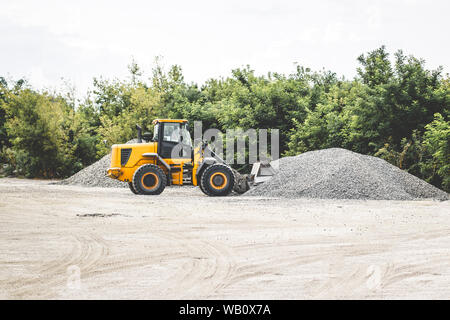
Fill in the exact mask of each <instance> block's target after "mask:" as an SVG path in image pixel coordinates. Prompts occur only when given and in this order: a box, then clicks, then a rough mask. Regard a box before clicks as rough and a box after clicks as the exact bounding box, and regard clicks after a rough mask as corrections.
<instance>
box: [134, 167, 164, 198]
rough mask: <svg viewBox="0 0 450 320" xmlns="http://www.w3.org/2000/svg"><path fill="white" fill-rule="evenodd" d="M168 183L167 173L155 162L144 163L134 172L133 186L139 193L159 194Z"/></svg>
mask: <svg viewBox="0 0 450 320" xmlns="http://www.w3.org/2000/svg"><path fill="white" fill-rule="evenodd" d="M166 185H167V177H166V174H165V173H164V171H162V169H161V168H160V167H158V166H156V165H154V164H144V165H143V166H141V167H139V169H137V170H136V171H135V172H134V175H133V187H134V189H135V190H136V191H137V192H138V193H139V194H144V195H158V194H161V192H163V191H164V188H165V187H166Z"/></svg>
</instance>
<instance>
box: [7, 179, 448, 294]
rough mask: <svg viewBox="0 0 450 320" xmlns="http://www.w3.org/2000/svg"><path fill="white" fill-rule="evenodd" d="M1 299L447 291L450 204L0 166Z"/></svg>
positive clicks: (441, 292) (424, 292)
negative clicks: (11, 170)
mask: <svg viewBox="0 0 450 320" xmlns="http://www.w3.org/2000/svg"><path fill="white" fill-rule="evenodd" d="M0 298H3V299H31V298H37V299H67V298H69V299H72V298H74V299H78V298H87V299H112V298H126V299H156V298H157V299H185V298H186V299H197V298H202V299H310V298H316V299H317V298H318V299H322V298H325V299H329V298H338V299H354V298H362V299H374V298H377V299H378V298H381V299H399V298H413V299H415V298H425V299H437V298H443V299H449V298H450V203H449V201H446V202H437V201H414V202H401V201H331V200H329V201H328V200H326V201H325V200H306V199H300V200H283V199H264V198H253V197H244V196H241V197H227V198H209V197H206V196H204V195H203V194H202V193H201V191H200V190H198V189H197V188H192V187H183V188H180V187H172V188H167V189H166V190H165V191H164V193H163V194H162V195H161V196H156V197H151V196H136V195H133V194H132V193H131V192H130V191H129V190H128V189H103V188H84V187H71V186H58V185H49V184H48V182H46V181H32V180H19V179H0Z"/></svg>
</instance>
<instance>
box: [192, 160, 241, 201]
mask: <svg viewBox="0 0 450 320" xmlns="http://www.w3.org/2000/svg"><path fill="white" fill-rule="evenodd" d="M234 180H235V178H234V174H233V171H232V170H231V168H230V167H229V166H227V165H225V164H220V163H216V164H213V165H211V166H209V167H208V168H206V169H205V170H204V171H203V173H202V175H201V177H200V183H201V188H200V189H201V190H202V191H203V192H204V193H205V194H206V195H208V196H211V197H223V196H227V195H229V194H230V193H231V191H232V190H233V186H234Z"/></svg>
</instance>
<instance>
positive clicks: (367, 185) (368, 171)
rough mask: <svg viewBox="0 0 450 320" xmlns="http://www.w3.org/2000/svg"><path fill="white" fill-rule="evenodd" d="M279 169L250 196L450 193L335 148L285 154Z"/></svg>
mask: <svg viewBox="0 0 450 320" xmlns="http://www.w3.org/2000/svg"><path fill="white" fill-rule="evenodd" d="M279 161H280V166H279V171H278V173H277V174H276V175H275V176H273V177H272V179H271V180H269V181H267V182H265V183H263V184H261V185H258V186H257V187H255V188H252V189H251V190H250V191H248V192H247V193H245V195H246V196H263V197H284V198H321V199H367V200H368V199H375V200H381V199H385V200H414V199H421V198H422V199H423V198H428V199H438V200H448V199H449V195H448V194H447V193H446V192H444V191H442V190H439V189H438V188H436V187H434V186H432V185H430V184H428V183H427V182H425V181H423V180H421V179H419V178H417V177H415V176H413V175H411V174H409V173H407V172H406V171H403V170H401V169H399V168H398V167H396V166H393V165H391V164H390V163H388V162H386V161H384V160H382V159H379V158H376V157H372V156H365V155H362V154H359V153H355V152H352V151H349V150H345V149H340V148H331V149H325V150H319V151H311V152H306V153H303V154H301V155H298V156H295V157H285V158H281V159H280V160H279Z"/></svg>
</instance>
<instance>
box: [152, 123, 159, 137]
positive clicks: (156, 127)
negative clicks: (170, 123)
mask: <svg viewBox="0 0 450 320" xmlns="http://www.w3.org/2000/svg"><path fill="white" fill-rule="evenodd" d="M158 132H159V123H157V124H155V127H154V128H153V141H158Z"/></svg>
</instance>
